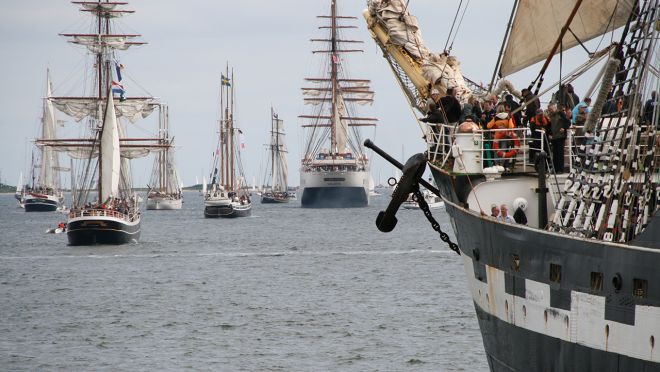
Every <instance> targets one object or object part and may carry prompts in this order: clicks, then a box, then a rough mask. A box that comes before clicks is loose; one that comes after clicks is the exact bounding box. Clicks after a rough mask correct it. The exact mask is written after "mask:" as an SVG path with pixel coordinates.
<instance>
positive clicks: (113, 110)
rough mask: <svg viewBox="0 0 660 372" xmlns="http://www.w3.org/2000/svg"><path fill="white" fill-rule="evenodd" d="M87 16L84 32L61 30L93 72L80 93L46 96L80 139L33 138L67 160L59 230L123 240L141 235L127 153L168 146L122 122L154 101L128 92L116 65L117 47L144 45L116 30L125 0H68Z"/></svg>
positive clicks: (71, 237) (93, 240)
mask: <svg viewBox="0 0 660 372" xmlns="http://www.w3.org/2000/svg"><path fill="white" fill-rule="evenodd" d="M72 3H73V4H75V5H77V6H79V7H80V11H81V12H82V13H83V14H86V15H88V16H91V22H90V23H89V29H88V30H87V32H85V33H63V34H60V35H62V36H64V37H67V38H69V42H70V43H72V44H75V45H79V46H82V47H84V48H86V49H87V51H88V53H87V55H89V56H91V57H92V59H93V60H92V61H91V62H92V63H91V64H90V65H93V67H94V68H93V69H89V70H87V69H85V70H84V71H83V72H84V73H85V75H87V72H88V71H90V70H91V74H92V76H85V77H84V78H83V79H82V87H81V90H82V91H83V94H82V95H79V96H50V97H49V101H50V102H51V103H52V104H53V106H54V107H55V108H56V109H58V110H60V111H62V112H63V113H65V114H66V115H68V116H69V117H71V118H73V119H74V120H75V121H76V122H79V123H80V124H77V125H81V126H83V128H81V132H84V133H85V134H83V135H82V136H81V137H79V138H57V139H50V140H39V141H37V144H38V145H39V146H42V147H44V148H51V149H54V150H55V151H58V152H65V153H66V154H67V155H68V156H69V157H71V158H72V159H74V160H75V161H72V169H71V172H72V190H71V193H72V199H73V200H72V205H71V208H70V210H69V215H68V221H67V224H66V233H67V237H68V241H69V244H70V245H94V244H124V243H129V242H136V241H137V240H138V239H139V237H140V231H141V228H140V217H141V215H140V210H139V205H138V196H137V194H135V193H134V192H133V187H132V177H131V163H130V161H131V159H134V158H138V157H143V156H146V155H148V154H150V153H151V152H159V151H161V150H162V149H163V148H166V147H168V146H165V145H163V144H162V143H160V140H161V139H160V138H132V137H129V136H128V135H127V121H128V122H130V123H133V122H136V121H138V120H140V119H142V118H146V117H147V116H149V115H150V114H151V113H152V112H153V111H154V110H156V109H158V108H159V107H160V105H159V103H158V102H157V100H156V99H154V98H153V97H132V96H127V94H126V90H125V88H124V82H123V81H122V73H123V71H122V70H123V67H124V66H123V64H121V63H120V62H119V55H118V53H117V51H121V50H126V49H128V48H130V47H134V46H139V45H143V44H145V43H144V42H141V41H137V40H135V38H137V37H139V36H141V35H137V34H123V33H115V26H114V21H115V19H116V18H119V17H122V16H126V15H130V14H131V13H133V12H134V11H133V10H127V9H124V8H123V6H124V5H126V4H127V3H125V2H105V1H103V2H102V1H97V2H92V1H73V2H72Z"/></svg>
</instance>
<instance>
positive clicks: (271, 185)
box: [261, 108, 290, 204]
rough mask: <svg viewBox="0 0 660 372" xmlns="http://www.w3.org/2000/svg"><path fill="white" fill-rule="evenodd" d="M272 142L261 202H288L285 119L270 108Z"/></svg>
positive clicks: (269, 147) (269, 145)
mask: <svg viewBox="0 0 660 372" xmlns="http://www.w3.org/2000/svg"><path fill="white" fill-rule="evenodd" d="M270 122H271V124H270V143H269V144H268V145H266V146H267V148H268V154H267V160H266V163H267V166H266V177H265V180H264V182H263V185H262V192H261V203H262V204H273V203H288V202H289V199H290V195H289V191H288V190H289V186H288V178H289V164H288V162H287V160H286V153H287V149H286V144H285V142H284V121H283V120H282V119H280V118H279V116H278V115H277V113H276V112H275V111H273V109H272V108H271V109H270Z"/></svg>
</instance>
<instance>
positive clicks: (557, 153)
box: [548, 103, 571, 174]
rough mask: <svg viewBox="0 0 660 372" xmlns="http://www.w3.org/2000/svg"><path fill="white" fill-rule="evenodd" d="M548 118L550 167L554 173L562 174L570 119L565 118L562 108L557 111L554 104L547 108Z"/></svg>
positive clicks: (563, 108) (564, 109)
mask: <svg viewBox="0 0 660 372" xmlns="http://www.w3.org/2000/svg"><path fill="white" fill-rule="evenodd" d="M548 111H549V117H550V132H549V137H550V147H551V149H552V165H553V167H554V168H555V172H556V173H558V174H560V173H564V149H565V147H566V134H567V132H568V130H569V128H570V127H571V119H569V118H568V117H567V116H566V108H565V107H564V106H562V107H560V109H559V110H557V105H556V104H554V103H553V104H550V106H548Z"/></svg>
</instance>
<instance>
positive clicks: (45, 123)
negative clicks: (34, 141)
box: [39, 74, 59, 188]
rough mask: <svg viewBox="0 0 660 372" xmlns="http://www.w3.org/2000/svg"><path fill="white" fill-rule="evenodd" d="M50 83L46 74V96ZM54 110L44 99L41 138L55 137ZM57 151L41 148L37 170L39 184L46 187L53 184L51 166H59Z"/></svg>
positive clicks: (49, 89)
mask: <svg viewBox="0 0 660 372" xmlns="http://www.w3.org/2000/svg"><path fill="white" fill-rule="evenodd" d="M51 94H52V92H51V83H50V74H48V75H47V82H46V97H50V95H51ZM56 124H57V122H56V119H55V111H54V110H53V105H52V104H51V103H50V101H49V100H48V98H45V99H44V105H43V112H42V116H41V139H43V140H49V139H54V138H55V127H56ZM57 156H58V155H57V153H55V152H53V151H52V149H50V148H48V147H43V148H42V149H41V169H40V170H39V185H40V186H42V187H46V188H54V187H55V186H57V185H56V184H55V180H54V175H53V168H54V167H57V166H59V164H58V162H57V159H56V157H57Z"/></svg>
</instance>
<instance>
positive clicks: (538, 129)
mask: <svg viewBox="0 0 660 372" xmlns="http://www.w3.org/2000/svg"><path fill="white" fill-rule="evenodd" d="M529 129H531V131H532V138H533V140H532V145H531V148H530V152H529V161H530V163H532V164H533V163H534V161H535V160H536V156H537V155H538V153H539V152H540V151H541V142H543V151H545V153H546V154H548V153H549V151H548V137H547V135H546V133H548V132H549V131H550V118H548V117H547V116H546V115H545V113H544V112H543V109H540V108H539V109H537V110H536V114H535V115H534V117H532V118H531V119H530V120H529ZM544 135H546V137H545V138H544V139H543V140H541V137H543V136H544Z"/></svg>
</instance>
